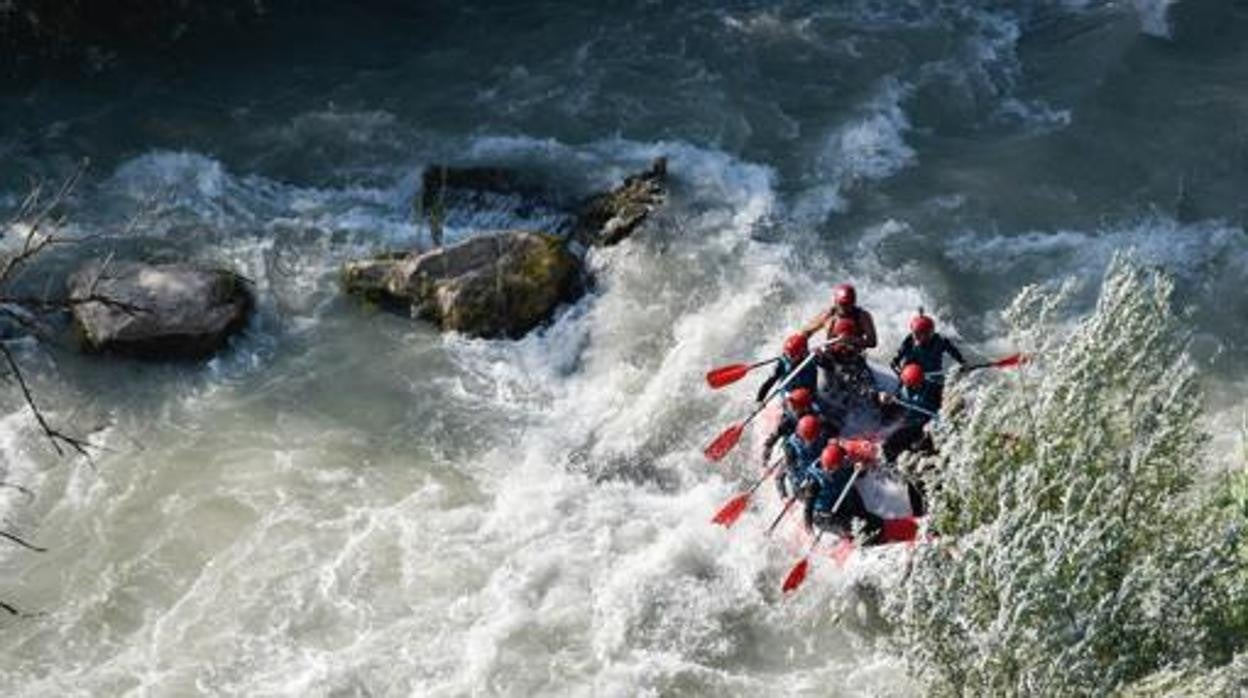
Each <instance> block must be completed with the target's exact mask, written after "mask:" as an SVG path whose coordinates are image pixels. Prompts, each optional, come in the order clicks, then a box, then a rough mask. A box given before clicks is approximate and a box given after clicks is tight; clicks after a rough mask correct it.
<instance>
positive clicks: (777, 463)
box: [746, 453, 784, 494]
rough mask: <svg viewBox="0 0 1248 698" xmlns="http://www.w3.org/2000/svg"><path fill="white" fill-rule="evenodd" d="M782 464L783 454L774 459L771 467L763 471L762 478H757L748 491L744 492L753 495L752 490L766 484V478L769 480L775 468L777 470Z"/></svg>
mask: <svg viewBox="0 0 1248 698" xmlns="http://www.w3.org/2000/svg"><path fill="white" fill-rule="evenodd" d="M783 462H784V454H783V453H781V454H780V457H778V458H776V459H775V460H774V461H772V463H771V465H769V466H767V469H766V470H764V471H763V475H762V477H760V478H758V480H757V481H755V483H754V484H753V485H750V489H748V490H746V492H747V493H750V494H753V493H754V490H757V489H758V488H759V486H760V485H762V484H763V483H764V482H767V478H770V477H771V474H772V473H774V472H776V468H779V467H780V464H781V463H783Z"/></svg>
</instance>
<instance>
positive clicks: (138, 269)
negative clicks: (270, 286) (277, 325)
mask: <svg viewBox="0 0 1248 698" xmlns="http://www.w3.org/2000/svg"><path fill="white" fill-rule="evenodd" d="M69 302H70V304H71V308H72V311H73V319H74V327H75V328H76V330H77V331H78V335H79V337H80V338H81V340H82V344H83V346H84V348H85V349H87V350H88V351H99V352H117V353H121V354H129V355H133V356H142V357H147V358H159V359H195V358H203V357H206V356H209V355H211V354H213V353H214V352H216V351H217V350H219V349H221V348H222V347H223V346H225V343H226V341H227V340H228V338H229V337H230V335H232V334H234V333H235V332H237V331H238V330H240V329H242V328H243V326H244V325H246V324H247V319H248V317H249V316H250V313H251V310H252V308H253V306H254V301H253V298H252V295H251V292H250V290H249V289H248V288H247V283H246V281H245V280H244V279H243V278H242V277H240V276H238V275H237V274H235V273H233V272H231V271H227V270H224V269H214V268H207V267H199V266H193V265H189V264H161V265H150V264H141V263H137V262H114V263H106V264H101V263H99V262H90V263H88V264H86V265H85V266H83V267H82V268H80V269H79V270H78V271H77V272H75V273H74V274H73V275H72V276H70V279H69Z"/></svg>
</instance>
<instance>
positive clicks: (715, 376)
mask: <svg viewBox="0 0 1248 698" xmlns="http://www.w3.org/2000/svg"><path fill="white" fill-rule="evenodd" d="M779 360H780V357H779V356H777V357H774V358H771V359H767V360H766V361H758V362H755V363H752V364H729V365H727V366H720V367H719V368H713V369H711V370H709V371H707V372H706V382H707V384H708V385H710V386H711V388H712V389H714V390H718V389H720V388H722V387H724V386H725V385H731V384H732V383H736V382H737V381H739V380H741V379H742V378H745V374H747V373H749V372H750V371H753V370H754V369H756V368H759V367H761V366H767V365H769V364H774V363H775V362H777V361H779Z"/></svg>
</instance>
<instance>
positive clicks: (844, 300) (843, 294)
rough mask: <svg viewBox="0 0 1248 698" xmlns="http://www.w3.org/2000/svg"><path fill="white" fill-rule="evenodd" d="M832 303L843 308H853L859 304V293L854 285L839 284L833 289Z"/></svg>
mask: <svg viewBox="0 0 1248 698" xmlns="http://www.w3.org/2000/svg"><path fill="white" fill-rule="evenodd" d="M832 302H833V303H835V304H837V305H839V306H841V307H842V308H852V307H854V304H855V303H857V302H858V293H857V292H856V291H854V285H853V284H839V285H838V286H837V287H836V288H834V289H832Z"/></svg>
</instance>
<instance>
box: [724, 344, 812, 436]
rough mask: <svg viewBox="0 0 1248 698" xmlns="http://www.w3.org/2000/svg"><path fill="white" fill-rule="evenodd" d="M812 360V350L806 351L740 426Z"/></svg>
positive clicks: (750, 418)
mask: <svg viewBox="0 0 1248 698" xmlns="http://www.w3.org/2000/svg"><path fill="white" fill-rule="evenodd" d="M825 346H826V345H825ZM814 360H815V352H813V351H812V352H809V353H807V354H806V358H804V359H802V362H801V363H799V364H798V365H797V366H795V367H794V368H793V370H792V371H789V375H787V376H785V377H784V380H782V381H780V385H777V386H776V387H774V388H772V389H771V392H770V393H768V394H767V397H765V398H763V401H762V402H760V403H758V407H755V408H754V411H753V412H751V413H750V416H748V417H746V418H745V421H744V422H741V426H742V427H744V426H745V425H747V424H749V423H750V422H752V421H754V418H755V417H757V416H758V414H759V413H760V412H762V411H763V408H765V407H767V403H769V402H771V400H772V398H774V397H775V396H777V395H779V394H780V391H781V390H784V389H785V388H787V387H788V386H789V383H792V382H793V379H794V378H797V374H799V373H801V372H802V369H803V368H806V364H808V363H810V362H811V361H814Z"/></svg>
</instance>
